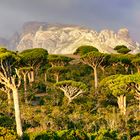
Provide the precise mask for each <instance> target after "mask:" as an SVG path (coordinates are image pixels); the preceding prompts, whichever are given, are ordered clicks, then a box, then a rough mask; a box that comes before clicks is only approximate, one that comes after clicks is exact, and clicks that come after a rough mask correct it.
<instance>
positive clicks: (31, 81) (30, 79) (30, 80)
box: [28, 71, 35, 86]
mask: <svg viewBox="0 0 140 140" xmlns="http://www.w3.org/2000/svg"><path fill="white" fill-rule="evenodd" d="M28 79H29V83H30V85H31V86H32V83H33V82H34V81H35V74H34V71H30V72H29V73H28Z"/></svg>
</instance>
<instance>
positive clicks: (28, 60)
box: [20, 48, 48, 66]
mask: <svg viewBox="0 0 140 140" xmlns="http://www.w3.org/2000/svg"><path fill="white" fill-rule="evenodd" d="M20 56H21V64H22V65H23V66H35V65H38V64H40V63H41V64H44V62H45V63H46V62H47V57H48V52H47V50H45V49H42V48H35V49H28V50H25V51H23V52H21V53H20Z"/></svg>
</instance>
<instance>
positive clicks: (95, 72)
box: [94, 67, 98, 90]
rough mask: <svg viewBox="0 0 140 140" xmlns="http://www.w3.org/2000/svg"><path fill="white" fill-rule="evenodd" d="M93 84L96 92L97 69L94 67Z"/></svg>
mask: <svg viewBox="0 0 140 140" xmlns="http://www.w3.org/2000/svg"><path fill="white" fill-rule="evenodd" d="M94 84H95V90H97V88H98V77H97V67H94Z"/></svg>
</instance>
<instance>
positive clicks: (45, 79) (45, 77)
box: [44, 72, 47, 83]
mask: <svg viewBox="0 0 140 140" xmlns="http://www.w3.org/2000/svg"><path fill="white" fill-rule="evenodd" d="M44 81H45V83H46V82H47V74H46V72H45V73H44Z"/></svg>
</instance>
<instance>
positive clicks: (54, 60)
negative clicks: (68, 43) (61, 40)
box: [48, 54, 73, 66]
mask: <svg viewBox="0 0 140 140" xmlns="http://www.w3.org/2000/svg"><path fill="white" fill-rule="evenodd" d="M48 60H49V63H50V64H51V65H52V66H64V65H66V64H68V63H69V62H70V61H71V60H73V59H72V58H70V57H66V56H63V55H55V54H52V55H49V56H48Z"/></svg>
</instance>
